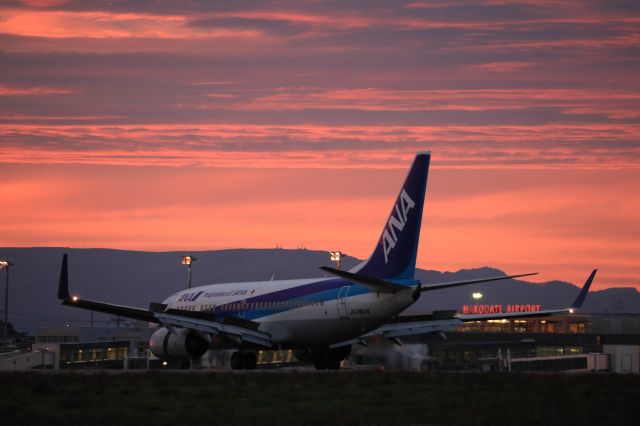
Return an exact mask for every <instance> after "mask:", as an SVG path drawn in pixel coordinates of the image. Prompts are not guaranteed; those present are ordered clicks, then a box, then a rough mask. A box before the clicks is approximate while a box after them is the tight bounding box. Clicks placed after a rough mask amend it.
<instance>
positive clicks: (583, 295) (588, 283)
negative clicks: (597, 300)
mask: <svg viewBox="0 0 640 426" xmlns="http://www.w3.org/2000/svg"><path fill="white" fill-rule="evenodd" d="M596 272H598V270H597V269H594V270H593V271H592V272H591V275H589V278H587V281H586V282H585V283H584V285H583V286H582V290H580V293H578V297H576V300H574V302H573V304H572V305H571V309H578V308H580V307H582V304H583V303H584V299H585V298H586V297H587V293H589V287H591V283H592V282H593V279H594V278H595V276H596Z"/></svg>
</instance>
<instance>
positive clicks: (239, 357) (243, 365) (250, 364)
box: [231, 351, 258, 370]
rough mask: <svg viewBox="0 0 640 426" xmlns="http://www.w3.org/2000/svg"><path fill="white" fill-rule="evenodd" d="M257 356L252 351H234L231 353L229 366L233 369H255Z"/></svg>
mask: <svg viewBox="0 0 640 426" xmlns="http://www.w3.org/2000/svg"><path fill="white" fill-rule="evenodd" d="M257 364H258V357H257V356H256V353H255V352H253V351H245V352H241V351H235V352H234V353H232V354H231V368H232V369H234V370H242V369H245V370H255V369H256V365H257Z"/></svg>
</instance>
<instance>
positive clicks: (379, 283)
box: [320, 266, 409, 293]
mask: <svg viewBox="0 0 640 426" xmlns="http://www.w3.org/2000/svg"><path fill="white" fill-rule="evenodd" d="M320 269H322V270H323V271H326V272H329V273H330V274H333V275H336V276H338V277H340V278H345V279H347V280H349V281H353V282H355V283H358V284H362V285H363V286H365V287H368V288H370V289H372V290H373V291H379V292H380V293H395V292H396V291H402V290H407V289H408V288H409V287H407V286H404V285H401V284H396V283H393V282H391V281H385V280H382V279H380V278H371V277H365V276H364V275H360V274H354V273H353V272H347V271H341V270H340V269H335V268H331V267H329V266H321V267H320Z"/></svg>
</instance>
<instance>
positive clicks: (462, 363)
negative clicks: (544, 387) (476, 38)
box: [32, 314, 640, 373]
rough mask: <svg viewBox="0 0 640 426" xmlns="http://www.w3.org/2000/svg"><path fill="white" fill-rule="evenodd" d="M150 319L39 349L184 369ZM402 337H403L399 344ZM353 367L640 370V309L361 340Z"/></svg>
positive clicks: (41, 344)
mask: <svg viewBox="0 0 640 426" xmlns="http://www.w3.org/2000/svg"><path fill="white" fill-rule="evenodd" d="M150 334H151V329H150V328H149V326H148V324H147V323H144V322H131V323H126V324H123V325H121V326H119V327H113V326H112V327H76V326H66V327H65V326H63V327H43V328H40V329H38V331H37V334H36V336H35V343H34V344H33V348H32V351H35V352H37V351H43V352H46V353H48V354H49V353H51V354H53V355H52V357H53V358H52V359H53V361H52V363H51V365H50V366H49V367H50V368H56V369H71V368H184V367H185V366H184V364H181V363H176V362H173V363H171V362H169V363H166V364H164V363H163V362H162V361H161V360H158V359H154V358H153V357H150V355H149V351H148V340H149V336H150ZM398 343H401V345H399V344H398ZM227 352H230V351H211V352H208V353H207V354H205V356H203V357H202V359H198V360H196V361H195V362H192V363H191V368H210V369H225V368H229V358H230V356H229V353H227ZM258 363H259V364H260V365H261V366H262V367H263V368H265V367H270V368H279V367H282V366H303V365H304V364H303V363H300V362H298V361H297V360H296V359H295V357H294V356H293V352H292V351H260V352H259V354H258ZM343 366H344V367H347V368H349V367H350V368H386V369H410V370H446V371H610V372H616V373H640V315H638V314H566V315H556V316H548V317H540V318H527V319H515V320H496V321H476V322H468V323H465V324H464V325H462V326H461V327H459V328H457V329H456V330H454V331H451V332H447V333H446V334H445V335H444V337H443V336H442V335H438V334H428V335H420V336H413V337H407V338H403V339H401V341H396V342H395V343H394V342H391V341H388V340H385V339H379V340H374V341H372V342H371V343H370V344H369V346H366V347H365V346H361V345H354V347H353V350H352V353H351V356H350V357H349V358H348V359H346V360H345V361H344V362H343Z"/></svg>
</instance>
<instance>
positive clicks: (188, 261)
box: [180, 255, 198, 288]
mask: <svg viewBox="0 0 640 426" xmlns="http://www.w3.org/2000/svg"><path fill="white" fill-rule="evenodd" d="M196 260H198V258H197V257H193V256H191V255H189V256H182V261H181V262H180V263H182V264H183V265H187V267H188V270H189V272H188V276H189V278H188V287H187V288H191V264H192V263H193V262H195V261H196Z"/></svg>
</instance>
